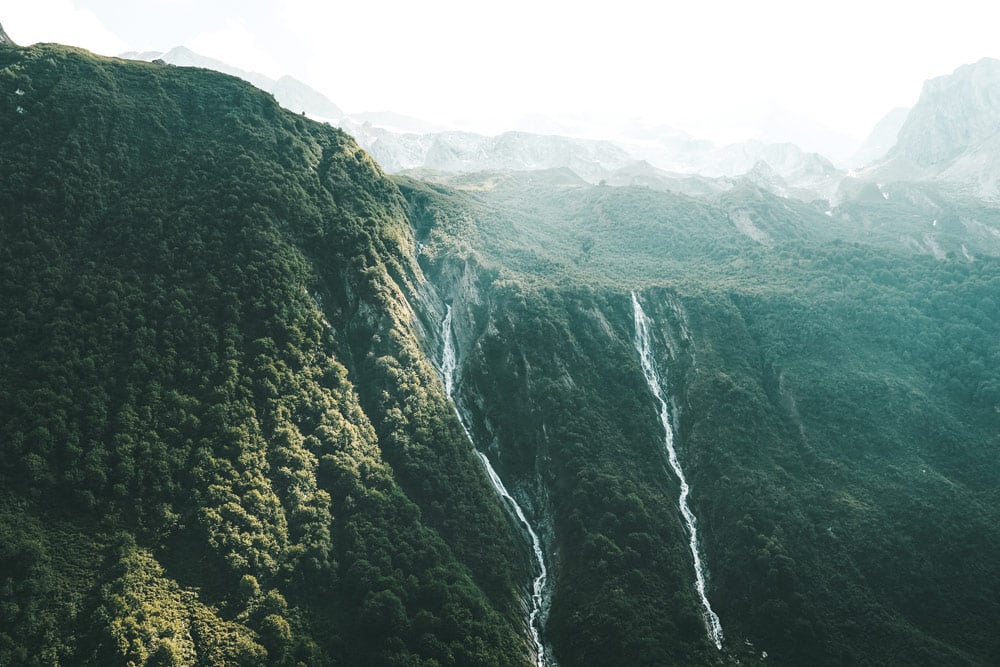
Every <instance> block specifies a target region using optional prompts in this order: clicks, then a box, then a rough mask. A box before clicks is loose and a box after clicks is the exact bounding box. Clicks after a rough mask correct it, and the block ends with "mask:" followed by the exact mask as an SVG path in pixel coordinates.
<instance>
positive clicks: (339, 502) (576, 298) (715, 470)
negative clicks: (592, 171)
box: [0, 45, 1000, 667]
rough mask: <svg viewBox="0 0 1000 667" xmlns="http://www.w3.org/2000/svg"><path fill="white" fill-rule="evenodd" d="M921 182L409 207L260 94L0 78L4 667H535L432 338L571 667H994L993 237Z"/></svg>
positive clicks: (224, 80) (21, 62)
mask: <svg viewBox="0 0 1000 667" xmlns="http://www.w3.org/2000/svg"><path fill="white" fill-rule="evenodd" d="M906 187H907V188H908V189H909V191H910V192H912V193H913V196H910V197H907V196H900V197H895V198H894V199H893V200H892V201H891V202H889V201H884V200H881V199H878V200H866V199H863V198H856V199H853V200H848V201H845V202H843V203H841V204H840V205H839V206H837V207H833V208H831V207H829V206H828V204H827V203H826V202H814V203H811V204H810V203H802V202H797V201H792V200H787V199H782V198H779V197H775V196H773V195H771V194H769V193H766V192H764V191H761V190H759V189H757V188H756V187H754V186H752V185H750V184H746V183H743V184H738V185H737V186H736V187H734V188H733V189H731V190H729V191H727V192H724V193H723V194H721V195H717V196H713V197H711V198H704V199H694V198H691V197H687V196H685V195H681V194H675V193H671V192H659V191H654V190H650V189H645V188H613V187H606V186H590V185H585V184H583V183H581V182H580V181H579V179H574V178H566V174H564V173H560V172H533V173H531V174H485V175H471V176H464V177H461V178H456V179H451V180H450V181H449V179H440V178H439V179H435V182H433V183H432V182H429V181H421V180H417V179H415V178H411V177H402V176H400V177H394V178H393V179H389V178H388V177H386V176H385V175H384V174H383V173H382V171H381V170H380V168H379V167H378V166H377V165H376V164H375V163H374V162H373V161H372V159H371V158H370V157H369V156H368V155H367V154H366V153H364V152H363V151H362V150H360V149H359V148H358V146H357V145H356V144H355V142H354V141H353V140H352V139H351V138H350V137H348V136H347V135H345V134H344V133H343V132H341V131H340V130H337V129H335V128H332V127H329V126H327V125H321V124H317V123H314V122H312V121H310V120H308V119H306V118H304V117H302V116H297V115H294V114H291V113H289V112H287V111H285V110H283V109H281V108H280V107H279V106H278V104H277V103H276V102H275V100H274V99H273V98H272V97H271V96H270V95H268V94H266V93H263V92H261V91H259V90H256V89H254V88H252V87H251V86H249V85H248V84H246V83H243V82H241V81H238V80H236V79H233V78H230V77H227V76H224V75H221V74H217V73H213V72H209V71H206V70H197V69H189V68H177V67H171V66H165V65H160V64H147V63H136V62H126V61H120V60H115V59H105V58H99V57H96V56H93V55H91V54H89V53H87V52H84V51H80V50H76V49H71V48H66V47H59V46H54V45H40V46H35V47H30V48H17V47H12V46H10V47H6V46H0V664H2V665H8V664H9V665H78V664H80V665H146V664H149V665H206V666H207V665H300V664H301V665H406V666H411V665H420V666H424V667H433V666H445V665H529V664H532V663H533V655H532V652H531V651H532V646H531V643H530V640H529V636H528V631H527V626H526V616H527V614H526V595H527V593H528V590H527V587H528V585H529V582H530V576H531V574H530V573H531V568H532V565H531V559H530V553H529V550H528V543H527V541H526V539H525V535H523V534H522V533H521V531H520V529H519V527H518V524H517V522H516V521H514V520H512V518H511V517H510V516H509V514H508V513H507V512H506V511H505V509H504V506H503V504H502V503H501V502H500V500H499V499H498V498H497V496H496V494H495V493H494V491H493V489H492V488H491V487H490V484H489V482H488V480H487V478H486V476H485V474H484V471H483V470H482V467H481V465H480V463H479V461H478V459H477V458H476V456H475V452H474V450H473V449H472V447H471V446H470V444H469V442H468V441H467V439H466V437H465V434H464V432H463V430H462V427H461V425H460V423H459V421H458V419H457V418H456V416H455V412H454V411H453V408H452V406H451V405H450V403H449V401H448V399H447V397H446V396H445V393H444V389H443V387H442V384H441V382H440V379H439V378H438V374H437V371H436V369H435V362H436V360H437V359H438V358H439V355H440V353H441V346H442V340H441V339H440V333H439V331H440V324H441V319H442V318H443V313H444V306H445V305H449V306H451V307H452V312H453V314H454V317H455V324H454V331H455V337H456V342H457V346H458V358H459V373H458V386H457V391H456V396H457V401H458V403H459V406H460V408H461V409H462V411H463V414H464V415H465V416H466V417H467V421H468V423H469V426H470V430H471V433H472V436H473V439H474V440H475V443H476V446H478V447H479V448H481V449H482V450H484V451H487V452H489V454H490V456H491V459H492V460H493V461H494V464H495V465H496V467H497V469H498V470H499V472H500V473H501V475H502V477H503V479H504V480H505V483H506V486H507V487H508V488H509V489H510V490H511V492H512V493H513V494H514V495H515V496H516V497H517V498H518V500H519V502H520V503H521V505H522V506H523V507H524V508H525V509H526V513H527V514H528V518H529V520H530V521H531V522H532V523H533V524H534V525H535V526H536V527H538V529H539V531H540V532H541V533H542V535H543V538H544V542H545V548H546V551H547V556H548V558H549V559H550V561H551V569H552V573H551V575H552V579H553V581H554V585H553V588H552V599H551V609H550V610H549V611H548V615H547V624H546V627H545V632H544V639H545V642H546V644H547V646H548V647H550V649H551V652H552V654H553V655H554V656H555V658H556V659H557V660H558V662H559V664H560V665H563V666H564V667H568V666H570V665H722V664H751V663H765V664H766V663H772V664H778V665H884V664H908V665H990V664H998V663H1000V638H998V634H997V632H996V629H997V628H1000V559H997V558H995V557H994V556H995V554H997V553H998V549H1000V463H998V460H1000V459H998V453H1000V436H998V433H1000V304H998V301H997V300H998V299H1000V296H998V295H1000V246H998V245H997V243H998V242H997V241H996V239H997V238H1000V213H998V212H997V211H996V210H995V209H990V208H986V207H984V206H983V205H982V204H980V203H979V202H976V201H974V200H969V199H964V198H961V197H956V196H954V195H953V194H950V193H946V192H940V191H938V190H936V189H934V188H933V187H932V186H930V185H926V184H910V185H907V186H906ZM918 195H919V196H918ZM931 219H934V220H935V224H934V226H933V227H930V226H929V221H930V220H931ZM748 226H750V227H752V230H753V231H754V233H753V234H752V235H751V234H747V233H746V231H747V229H748ZM991 230H992V231H991ZM633 290H634V291H636V292H637V293H638V295H639V297H640V299H641V301H642V302H643V304H644V308H645V310H646V312H647V313H648V314H649V316H650V317H651V318H652V319H653V321H654V323H655V325H656V326H655V330H654V332H653V336H654V339H655V344H656V352H657V354H658V358H657V362H658V364H659V367H660V369H661V372H662V375H663V377H664V379H665V380H666V384H667V386H668V389H669V393H670V400H671V402H672V408H673V421H674V425H675V430H676V431H677V445H678V449H679V452H680V457H681V459H682V461H683V465H684V469H685V471H686V474H687V477H688V480H689V481H690V483H691V486H692V495H691V505H692V508H693V509H694V511H695V513H696V514H697V516H698V522H699V533H700V537H701V542H702V548H703V551H704V554H703V555H704V558H705V561H706V563H707V568H708V572H709V574H710V577H709V582H708V595H709V598H710V599H711V600H712V604H713V606H714V608H715V610H716V611H717V612H718V614H719V617H720V618H721V622H722V625H723V628H724V630H725V636H726V641H725V644H724V646H723V650H722V651H718V650H716V648H715V646H713V645H712V644H711V643H710V642H709V641H708V639H707V637H706V633H705V626H704V624H703V622H702V618H701V615H700V613H701V612H700V608H699V603H698V599H697V595H696V593H695V590H694V586H693V578H694V577H693V571H692V563H691V556H690V553H689V552H688V547H687V536H686V534H685V529H684V525H683V522H682V519H681V515H680V512H679V511H678V506H677V496H678V485H677V480H676V479H675V478H674V477H673V476H672V475H671V473H670V472H669V468H668V466H667V464H666V460H665V456H664V451H663V431H662V428H661V425H660V423H659V421H658V418H657V413H656V410H657V409H658V408H657V407H656V406H655V404H654V400H653V397H652V395H651V394H650V392H649V390H648V388H647V386H646V384H645V381H644V379H643V374H642V370H641V368H640V366H639V359H638V357H637V354H636V351H635V349H634V347H633V339H634V336H635V331H634V325H633V320H632V310H631V302H630V293H631V292H632V291H633ZM765 653H766V656H767V657H766V658H764V657H763V656H764V654H765Z"/></svg>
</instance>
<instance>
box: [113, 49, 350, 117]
mask: <svg viewBox="0 0 1000 667" xmlns="http://www.w3.org/2000/svg"><path fill="white" fill-rule="evenodd" d="M120 57H122V58H126V59H128V60H144V61H146V62H152V61H153V60H162V61H163V62H165V63H167V64H169V65H176V66H178V67H201V68H204V69H210V70H214V71H216V72H222V73H223V74H229V75H230V76H235V77H238V78H240V79H243V80H244V81H249V82H250V83H252V84H253V85H254V86H256V87H258V88H260V89H261V90H263V91H266V92H269V93H271V94H272V95H274V98H275V99H276V100H278V104H280V105H281V106H283V107H285V108H286V109H288V110H289V111H294V112H295V113H307V114H309V115H311V116H317V117H320V118H327V119H331V120H336V119H339V118H341V117H343V115H344V112H343V111H341V110H340V107H338V106H337V105H336V104H334V103H333V102H331V101H330V99H329V98H327V97H326V96H325V95H323V94H322V93H320V92H318V91H316V90H314V89H312V88H310V87H309V86H307V85H306V84H304V83H302V82H301V81H299V80H298V79H294V78H292V77H290V76H283V77H281V78H280V79H278V80H277V81H275V80H274V79H271V78H269V77H266V76H264V75H263V74H259V73H257V72H247V71H246V70H242V69H240V68H238V67H233V66H232V65H227V64H226V63H224V62H222V61H221V60H216V59H214V58H209V57H207V56H203V55H201V54H199V53H195V52H194V51H192V50H191V49H189V48H187V47H184V46H176V47H174V48H172V49H170V50H169V51H167V52H166V53H160V52H158V51H144V52H142V53H136V52H129V53H123V54H121V56H120Z"/></svg>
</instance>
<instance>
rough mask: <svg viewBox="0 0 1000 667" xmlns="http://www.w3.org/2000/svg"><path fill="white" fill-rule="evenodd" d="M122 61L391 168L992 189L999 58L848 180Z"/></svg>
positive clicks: (940, 91)
mask: <svg viewBox="0 0 1000 667" xmlns="http://www.w3.org/2000/svg"><path fill="white" fill-rule="evenodd" d="M4 38H6V35H3V36H2V37H0V39H4ZM122 57H123V58H129V59H135V60H146V61H152V60H162V61H163V62H166V63H168V64H172V65H177V66H193V67H203V68H206V69H213V70H216V71H220V72H224V73H226V74H231V75H233V76H237V77H239V78H241V79H244V80H246V81H249V82H250V83H252V84H253V85H255V86H257V87H258V88H261V89H262V90H266V91H268V92H270V93H272V94H273V95H274V96H275V99H276V100H277V101H278V102H279V104H281V105H282V106H284V107H285V108H287V109H289V110H291V111H295V112H297V113H305V114H307V115H309V116H310V117H312V118H314V119H316V120H322V121H326V122H329V123H331V124H332V125H336V126H339V127H341V128H342V129H343V130H345V131H346V132H348V133H349V134H351V135H353V136H354V137H355V138H356V139H357V141H358V143H359V144H360V145H361V146H362V147H363V148H364V149H365V150H367V151H368V152H369V153H371V154H372V156H373V157H374V158H375V159H376V160H377V161H378V163H379V164H380V165H381V166H382V168H383V169H384V170H385V171H387V172H390V173H396V172H404V171H409V170H425V171H431V172H445V173H472V172H478V171H498V170H499V171H523V170H539V169H558V168H563V167H565V168H569V169H571V170H573V171H574V172H576V173H577V174H578V175H579V176H581V177H582V178H584V179H585V180H587V181H589V182H591V183H598V182H601V181H603V182H605V183H607V184H610V185H642V186H645V187H650V188H653V189H659V190H672V191H677V192H683V193H685V194H707V193H713V192H722V191H725V190H728V189H729V188H731V187H732V186H733V184H734V183H735V182H737V180H746V181H749V182H751V183H754V184H755V185H757V186H758V187H761V188H764V189H766V190H768V191H770V192H772V193H774V194H777V195H779V196H782V197H790V198H794V199H800V200H803V201H811V200H814V199H826V200H828V201H830V202H834V203H837V202H840V201H841V200H843V199H844V198H845V197H846V198H850V197H853V196H857V193H859V192H867V190H865V188H864V187H861V186H856V185H850V184H849V183H848V181H849V182H850V183H855V182H857V183H869V182H870V183H875V182H877V183H882V184H884V183H891V182H896V181H935V182H941V183H945V184H948V185H950V186H956V187H958V188H960V189H961V190H962V191H964V192H966V193H968V194H971V195H974V196H976V197H979V198H985V199H988V200H992V199H996V198H997V197H1000V134H998V133H997V129H998V128H1000V61H997V60H991V59H984V60H981V61H980V62H978V63H976V64H974V65H966V66H963V67H961V68H959V69H958V70H956V71H955V73H954V74H952V75H949V76H943V77H938V78H936V79H933V80H930V81H928V82H927V83H926V84H925V86H924V90H923V93H922V95H921V97H920V100H919V102H918V103H917V105H916V106H915V107H914V108H913V109H912V110H909V109H904V108H898V109H893V110H892V111H890V112H889V113H888V114H887V115H886V116H885V117H883V118H882V119H881V120H880V121H879V122H878V123H877V124H876V126H875V127H874V128H873V130H872V133H871V135H870V136H869V137H868V139H867V140H866V141H865V142H864V144H863V145H862V146H861V148H859V149H858V150H857V152H855V154H854V155H853V156H852V157H851V158H850V159H847V160H845V161H844V164H848V165H850V166H853V167H855V169H856V171H853V172H851V178H850V179H848V178H847V176H848V174H847V172H845V171H844V170H842V169H840V168H838V167H837V166H835V165H834V163H833V162H831V160H830V159H828V158H827V157H825V156H823V155H820V154H819V153H814V152H809V151H806V150H803V149H802V148H800V147H799V146H797V145H795V144H792V143H773V142H765V141H746V142H741V143H735V144H729V145H726V146H722V147H718V146H716V145H714V144H712V143H711V142H709V141H705V140H703V139H698V138H696V137H692V136H690V135H688V134H686V133H684V132H681V131H679V130H677V129H675V128H671V127H668V126H664V125H655V124H643V123H638V122H633V123H630V124H628V125H626V126H624V127H621V128H619V130H618V131H617V132H609V134H614V135H615V136H608V137H607V138H606V139H600V140H599V139H597V138H595V137H596V136H597V135H596V134H595V132H596V130H595V129H594V128H593V127H590V126H588V124H587V123H586V121H585V120H582V119H581V121H580V122H579V123H576V122H569V121H556V120H553V119H550V118H547V117H545V116H541V115H538V114H533V115H528V116H524V117H522V118H520V119H518V120H517V121H516V123H515V125H516V126H517V127H518V128H520V130H519V131H511V132H505V133H502V134H499V135H495V136H487V135H483V134H476V133H473V132H463V131H457V130H455V129H453V128H446V127H443V126H441V125H437V124H434V123H429V122H426V121H423V120H421V119H418V118H413V117H410V116H405V115H402V114H398V113H395V112H392V111H380V112H363V113H357V114H350V115H348V114H345V113H344V112H343V111H342V110H341V109H340V108H339V107H338V106H337V105H336V104H335V103H333V102H332V101H331V100H330V99H329V98H327V97H326V96H325V95H323V94H322V93H320V92H318V91H316V90H315V89H313V88H311V87H309V86H308V85H306V84H304V83H302V82H301V81H298V80H296V79H294V78H291V77H287V76H286V77H282V78H280V79H278V80H277V81H275V80H273V79H270V78H268V77H266V76H264V75H262V74H258V73H255V72H247V71H245V70H241V69H239V68H235V67H232V66H230V65H227V64H226V63H223V62H221V61H218V60H214V59H212V58H207V57H205V56H201V55H199V54H197V53H195V52H193V51H191V50H190V49H187V48H185V47H176V48H174V49H171V50H170V51H168V52H166V53H160V52H152V51H149V52H142V53H138V52H131V53H125V54H122ZM772 129H773V128H772ZM768 136H774V132H773V131H772V132H770V134H769V135H768ZM841 157H842V156H841ZM845 179H846V181H845Z"/></svg>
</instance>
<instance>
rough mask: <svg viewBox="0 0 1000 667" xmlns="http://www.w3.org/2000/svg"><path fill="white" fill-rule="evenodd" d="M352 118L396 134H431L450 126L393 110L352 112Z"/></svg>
mask: <svg viewBox="0 0 1000 667" xmlns="http://www.w3.org/2000/svg"><path fill="white" fill-rule="evenodd" d="M351 120H353V121H355V122H358V123H362V124H364V123H370V124H371V125H372V126H374V127H379V128H382V129H384V130H389V131H390V132H395V133H396V134H431V133H434V132H444V131H445V130H447V129H448V128H446V127H442V126H440V125H436V124H434V123H428V122H427V121H425V120H421V119H419V118H414V117H413V116H406V115H404V114H399V113H395V112H393V111H363V112H361V113H354V114H351Z"/></svg>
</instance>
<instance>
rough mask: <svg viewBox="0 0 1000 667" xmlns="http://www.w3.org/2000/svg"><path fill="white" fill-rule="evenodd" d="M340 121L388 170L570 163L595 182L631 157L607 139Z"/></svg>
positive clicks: (549, 166)
mask: <svg viewBox="0 0 1000 667" xmlns="http://www.w3.org/2000/svg"><path fill="white" fill-rule="evenodd" d="M341 126H342V127H343V128H344V130H345V131H347V132H349V133H351V134H352V135H353V136H354V137H356V138H357V140H358V143H359V144H361V145H362V146H363V147H364V148H365V150H367V151H369V152H370V153H371V154H372V156H373V157H374V158H375V160H376V161H377V162H378V163H379V164H380V165H381V166H382V168H383V169H385V170H386V171H388V172H399V171H404V170H407V169H430V170H434V171H444V172H452V173H463V172H476V171H495V170H510V171H525V170H535V169H554V168H559V167H566V168H569V169H572V170H573V171H575V172H576V173H577V174H579V175H580V176H582V177H583V178H585V179H587V180H591V181H594V182H596V181H597V180H599V179H600V178H602V177H603V176H604V175H605V174H606V172H607V171H608V170H613V169H618V168H620V167H622V166H624V165H626V164H628V163H629V162H631V161H632V158H631V157H630V156H629V155H628V154H627V153H626V152H625V151H623V150H622V149H620V148H618V147H617V146H615V145H613V144H611V143H610V142H606V141H590V140H585V139H572V138H569V137H560V136H544V135H535V134H528V133H526V132H505V133H503V134H499V135H496V136H484V135H481V134H474V133H471V132H454V131H452V132H435V133H432V134H396V133H394V132H390V131H389V130H385V129H382V128H379V127H375V126H373V125H371V124H369V123H365V124H359V123H357V122H355V121H354V119H353V118H346V119H345V120H344V121H343V122H342V123H341Z"/></svg>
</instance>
